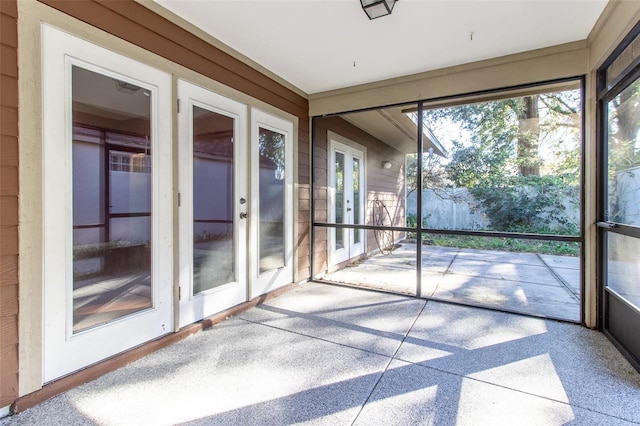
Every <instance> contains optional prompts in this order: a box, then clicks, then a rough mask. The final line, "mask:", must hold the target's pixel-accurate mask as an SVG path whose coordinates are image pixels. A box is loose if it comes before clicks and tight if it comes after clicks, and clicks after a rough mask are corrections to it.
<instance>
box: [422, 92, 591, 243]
mask: <svg viewBox="0 0 640 426" xmlns="http://www.w3.org/2000/svg"><path fill="white" fill-rule="evenodd" d="M580 102H581V95H580V91H578V90H571V91H563V92H554V93H545V94H535V95H528V96H524V97H518V98H510V99H501V100H496V101H489V102H481V103H475V104H467V105H462V106H455V107H449V108H442V109H437V110H430V111H427V112H426V114H425V121H426V122H427V125H428V126H429V127H430V128H431V127H433V128H434V129H436V130H434V133H437V130H438V129H439V128H444V129H447V128H448V129H449V132H450V129H451V128H452V127H456V126H457V128H458V129H463V130H464V132H466V133H465V134H466V136H467V137H466V139H464V138H463V139H461V140H449V141H448V142H449V144H450V150H449V151H450V153H451V155H450V158H448V159H447V160H446V161H442V162H441V163H440V164H436V165H435V167H434V168H435V169H436V172H433V171H429V172H428V173H427V172H425V173H423V176H424V184H423V186H424V187H425V188H427V189H432V188H433V187H436V188H438V190H439V191H441V192H446V190H447V189H451V188H467V189H468V190H469V192H470V193H471V194H472V195H473V197H474V200H466V201H467V202H468V203H469V205H470V207H471V208H472V209H473V210H474V211H481V212H482V213H484V214H486V216H487V218H488V219H489V221H490V222H491V225H492V228H493V229H495V230H498V231H507V232H530V233H537V232H543V231H544V232H546V233H549V232H550V233H554V234H555V233H560V234H565V233H569V234H575V233H576V232H577V224H575V223H572V222H571V221H570V220H569V218H568V217H567V215H566V214H565V211H566V208H567V205H568V204H570V203H571V202H573V203H577V202H578V200H579V193H578V190H577V188H579V184H580V143H579V142H580V128H581V123H580V114H579V112H580ZM443 134H444V136H442V135H443ZM443 134H441V136H439V137H440V138H441V141H442V138H443V137H444V138H446V134H447V132H446V131H445V132H444V133H443ZM542 151H544V152H545V154H546V156H547V160H546V164H545V161H543V160H542V157H541V152H542ZM549 153H553V156H552V157H553V158H551V159H549V158H548V157H549V156H550V155H551V154H549ZM427 165H428V164H427ZM433 176H437V177H438V179H436V180H433V179H432V177H433ZM436 193H437V190H436ZM450 193H453V191H450Z"/></svg>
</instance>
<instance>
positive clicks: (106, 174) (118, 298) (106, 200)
mask: <svg viewBox="0 0 640 426" xmlns="http://www.w3.org/2000/svg"><path fill="white" fill-rule="evenodd" d="M72 82H73V83H72V108H73V144H72V150H73V331H74V333H75V332H78V331H81V330H85V329H87V328H90V327H95V326H99V325H101V324H105V323H107V322H109V321H113V320H115V319H118V318H121V317H123V316H126V315H129V314H132V313H134V312H138V311H141V310H144V309H147V308H150V307H151V306H152V305H153V300H152V294H153V292H152V291H151V189H152V188H151V172H152V170H151V154H152V153H151V93H150V92H149V91H147V90H145V89H143V88H141V87H139V86H137V85H135V84H132V83H129V82H124V81H120V80H117V79H114V78H111V77H107V76H104V75H101V74H98V73H96V72H93V71H89V70H85V69H82V68H79V67H76V66H74V67H73V69H72Z"/></svg>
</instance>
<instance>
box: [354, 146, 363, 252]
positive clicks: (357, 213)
mask: <svg viewBox="0 0 640 426" xmlns="http://www.w3.org/2000/svg"><path fill="white" fill-rule="evenodd" d="M353 223H354V224H355V225H360V224H361V223H360V159H359V158H355V157H354V158H353ZM361 232H362V231H360V230H359V229H355V230H354V231H353V234H354V236H353V243H354V244H358V243H360V238H361V237H360V234H361Z"/></svg>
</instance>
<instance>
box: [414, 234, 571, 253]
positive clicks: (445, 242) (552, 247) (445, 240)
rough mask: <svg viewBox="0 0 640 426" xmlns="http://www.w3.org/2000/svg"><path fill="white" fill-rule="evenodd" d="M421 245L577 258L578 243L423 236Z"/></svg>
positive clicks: (441, 235) (463, 236) (460, 236)
mask: <svg viewBox="0 0 640 426" xmlns="http://www.w3.org/2000/svg"><path fill="white" fill-rule="evenodd" d="M423 237H424V238H423V241H422V243H423V244H426V245H432V246H439V247H458V248H470V249H476V250H496V251H508V252H518V253H539V254H553V255H558V256H579V255H580V244H579V243H566V242H561V241H541V240H523V239H518V238H493V237H492V238H488V237H475V236H467V235H444V234H439V235H433V234H432V235H428V236H427V235H425V236H423Z"/></svg>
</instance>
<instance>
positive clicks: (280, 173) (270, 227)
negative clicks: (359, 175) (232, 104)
mask: <svg viewBox="0 0 640 426" xmlns="http://www.w3.org/2000/svg"><path fill="white" fill-rule="evenodd" d="M251 141H252V143H251V165H252V166H251V170H252V171H251V200H252V203H251V212H250V215H251V217H250V222H251V238H250V241H251V248H250V256H249V259H250V262H251V264H250V265H249V270H250V273H251V297H256V296H259V295H261V294H264V293H267V292H269V291H271V290H274V289H276V288H278V287H282V286H283V285H286V284H289V283H291V282H293V226H294V221H293V124H292V123H291V122H290V121H288V120H284V119H282V118H280V117H276V116H273V115H271V114H267V113H265V112H263V111H260V110H258V109H255V108H252V109H251Z"/></svg>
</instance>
